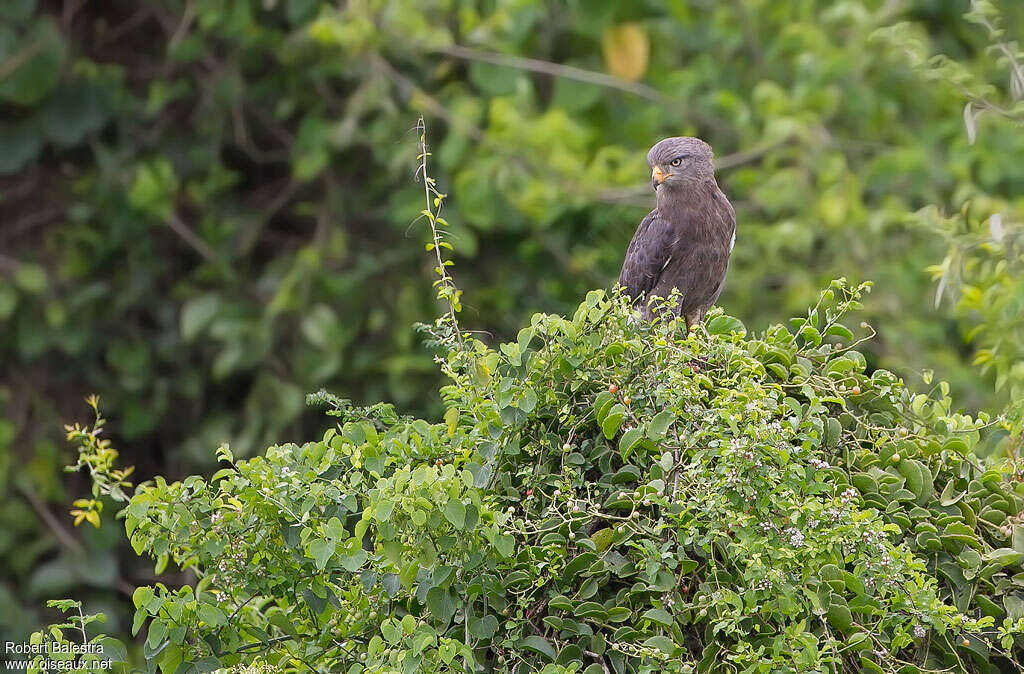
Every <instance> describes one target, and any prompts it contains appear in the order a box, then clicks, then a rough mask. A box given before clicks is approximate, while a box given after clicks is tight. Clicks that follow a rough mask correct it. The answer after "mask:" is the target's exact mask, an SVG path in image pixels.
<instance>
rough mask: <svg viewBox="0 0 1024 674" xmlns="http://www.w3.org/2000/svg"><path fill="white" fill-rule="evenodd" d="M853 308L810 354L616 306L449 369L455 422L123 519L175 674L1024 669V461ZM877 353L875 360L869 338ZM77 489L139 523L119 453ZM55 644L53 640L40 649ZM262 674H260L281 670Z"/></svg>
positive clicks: (202, 488)
mask: <svg viewBox="0 0 1024 674" xmlns="http://www.w3.org/2000/svg"><path fill="white" fill-rule="evenodd" d="M863 290H864V288H849V287H847V286H846V285H845V284H844V283H842V282H836V283H834V284H833V285H832V287H830V288H829V289H828V290H826V291H825V292H824V293H823V294H822V297H821V301H819V303H818V304H817V305H816V306H815V307H814V308H813V309H812V310H811V311H810V312H809V313H808V314H807V315H806V316H805V317H801V318H797V319H794V320H793V321H791V329H790V330H786V329H784V328H782V327H780V326H775V327H771V328H769V329H768V330H767V332H766V333H765V334H764V335H762V336H758V337H754V338H749V339H746V338H744V334H745V328H744V327H743V325H742V324H741V323H740V322H739V321H738V320H737V319H735V318H732V317H729V316H727V315H724V314H722V313H721V311H720V310H715V312H714V313H713V315H712V316H711V317H710V319H709V321H708V323H707V332H705V331H704V330H703V329H698V330H696V331H687V330H686V327H685V325H683V324H682V322H681V321H679V320H672V321H659V322H656V323H655V324H654V325H648V324H645V323H641V322H638V321H637V319H636V317H635V314H634V313H633V312H632V311H631V309H630V308H629V306H628V303H627V302H626V301H624V300H622V299H621V298H617V297H612V298H606V297H605V296H604V293H602V292H600V291H594V292H592V293H590V294H589V295H588V297H587V299H586V301H585V302H584V303H583V304H581V305H580V306H579V308H578V309H577V310H576V312H575V314H573V315H572V316H571V317H568V318H563V317H561V316H555V315H543V314H537V315H535V316H534V317H533V318H532V320H531V321H530V324H529V325H528V326H527V327H525V328H523V329H522V330H521V331H520V332H519V334H518V338H517V340H516V341H514V342H509V343H506V344H502V345H501V346H500V347H499V348H498V349H490V348H488V347H486V346H485V345H484V344H482V343H481V342H478V341H476V340H473V339H470V338H469V337H468V336H463V335H457V336H456V335H453V334H452V332H451V331H450V330H447V328H449V327H451V323H450V322H447V321H444V320H442V321H439V324H438V325H439V328H438V329H436V330H434V332H435V334H436V335H437V336H438V338H439V339H440V341H441V342H443V343H444V344H446V345H447V346H448V347H449V348H450V349H451V350H450V351H449V352H448V353H447V355H446V357H444V358H443V359H442V360H441V363H442V368H443V370H444V371H445V372H446V373H447V374H448V375H449V376H450V378H451V383H450V384H448V385H446V386H445V387H444V388H443V389H442V391H441V393H442V397H443V398H444V401H445V405H446V411H445V414H444V420H443V421H442V422H439V423H429V422H427V421H425V420H422V419H416V418H413V417H406V416H402V415H399V414H397V413H396V412H395V410H394V408H393V407H392V406H390V405H377V406H374V407H370V408H366V407H352V406H351V405H350V404H348V403H347V402H346V401H342V400H339V399H337V398H334V397H333V396H330V395H328V394H320V395H317V396H313V397H312V398H313V401H314V402H318V403H322V404H326V405H328V407H329V409H330V410H331V413H332V414H334V415H335V416H338V417H340V419H339V422H338V425H337V427H336V428H331V429H329V430H328V431H327V432H326V433H325V434H324V435H323V437H322V438H321V439H319V440H317V441H315V442H310V443H306V444H302V445H298V444H284V445H274V446H272V447H270V448H269V449H268V450H267V452H266V454H265V455H261V456H259V457H256V458H253V459H249V460H237V459H235V457H234V456H233V455H232V453H231V451H230V449H229V448H228V447H226V446H224V447H222V448H221V449H220V450H219V451H218V452H217V455H218V457H219V458H220V460H221V461H222V462H223V463H224V467H223V468H222V469H221V470H219V471H217V472H216V473H215V474H213V475H212V476H211V477H210V478H208V479H207V478H203V477H200V476H192V477H189V478H187V479H185V480H182V481H180V482H173V483H169V482H167V481H165V480H164V479H163V478H157V480H156V481H155V482H152V483H148V484H144V485H142V486H140V487H139V488H138V489H137V490H135V491H134V494H133V495H132V496H131V499H130V501H128V503H127V506H126V507H125V509H124V516H125V526H126V528H127V533H128V536H129V538H130V540H131V543H132V547H133V548H134V549H135V551H136V552H138V553H140V554H144V555H148V556H150V557H153V558H154V559H155V560H156V564H157V568H158V569H164V568H166V567H167V566H168V564H169V563H170V564H172V565H178V566H180V567H182V568H185V569H190V570H193V571H194V572H195V574H196V577H197V578H198V582H196V583H195V584H194V585H185V586H182V587H180V588H177V587H169V586H167V585H165V584H163V583H157V584H156V585H153V586H146V587H140V588H138V589H137V590H136V591H135V592H134V595H133V600H134V605H135V608H136V613H135V621H134V625H133V631H138V630H140V628H143V627H144V628H145V630H144V634H145V635H146V639H145V646H144V652H145V656H146V657H147V659H151V660H152V661H153V662H154V663H155V664H157V665H159V668H160V671H162V672H195V671H209V670H211V669H215V668H220V667H224V666H232V665H240V666H242V668H243V669H246V671H249V669H251V668H265V669H266V670H267V671H308V670H315V671H331V672H338V671H347V672H350V673H353V674H354V673H357V672H364V671H365V672H399V671H402V672H409V673H412V672H464V671H497V672H532V671H538V670H540V669H541V668H542V667H544V668H545V669H544V671H546V672H552V673H555V672H580V671H586V672H587V673H588V674H598V673H600V672H608V671H614V672H691V671H700V672H723V671H733V672H738V671H744V672H754V671H763V672H769V671H770V672H778V673H784V672H798V671H799V672H837V671H844V672H847V671H848V672H857V671H871V672H897V671H899V672H921V671H935V670H937V669H944V668H951V669H953V671H982V672H1000V671H1002V672H1011V671H1020V667H1022V665H1021V663H1020V661H1019V659H1018V658H1019V653H1020V648H1021V646H1024V593H1022V592H1021V591H1020V589H1019V586H1020V583H1019V582H1018V580H1017V577H1019V576H1020V574H1021V571H1022V569H1024V565H1022V560H1024V526H1020V525H1019V524H1018V521H1019V513H1020V512H1021V511H1022V509H1024V483H1022V482H1021V480H1020V477H1021V470H1022V466H1021V465H1020V464H1015V465H1010V464H1007V465H1006V466H1004V467H1003V468H1002V469H986V468H985V466H983V465H981V464H979V462H978V461H977V458H976V456H975V455H974V447H975V445H976V444H977V442H978V438H979V432H980V431H981V429H982V428H983V427H984V425H985V423H986V422H987V421H988V420H987V419H986V418H984V417H982V418H979V419H973V418H971V417H969V416H966V415H963V414H959V413H956V412H953V411H951V400H950V398H949V397H948V388H947V387H946V386H945V385H936V386H934V387H932V389H931V392H930V393H927V392H923V393H918V392H915V391H914V390H912V389H911V388H908V387H907V386H906V385H905V384H904V382H903V381H902V380H901V379H899V378H898V377H896V376H895V375H894V374H892V373H890V372H888V371H886V370H883V369H877V370H875V371H874V372H873V373H870V374H868V373H866V371H865V370H866V363H865V360H864V356H863V355H862V354H861V353H859V351H857V350H856V348H855V347H856V346H857V345H858V343H859V342H860V341H861V339H863V338H864V337H867V336H869V335H870V334H871V333H870V330H868V329H867V328H866V326H864V327H863V328H862V329H861V330H860V333H861V339H857V338H856V337H855V333H854V332H852V331H851V330H850V329H849V328H847V327H845V326H844V325H843V323H842V319H843V318H844V317H845V314H846V313H847V312H848V311H849V310H851V309H857V308H858V307H859V302H858V300H859V297H860V296H861V293H862V292H863ZM855 340H856V341H855ZM101 427H102V420H101V419H100V420H99V421H98V425H97V426H93V427H91V428H89V427H87V428H75V429H73V430H72V432H71V437H72V438H73V439H75V440H76V441H77V442H79V443H80V445H81V460H80V465H86V466H88V467H89V468H90V470H91V472H93V474H94V475H96V476H97V484H98V485H99V486H100V490H101V491H106V492H111V493H114V494H115V495H117V497H118V498H119V499H120V500H124V498H125V495H124V493H123V490H122V488H121V483H122V480H123V475H121V474H113V473H112V472H111V471H112V470H116V469H115V468H114V466H115V465H116V462H115V461H114V460H115V459H116V452H113V450H112V449H111V448H110V445H109V441H105V440H100V438H101V437H102V436H101V435H99V434H98V433H97V432H96V431H97V429H98V428H101ZM40 636H41V635H40ZM261 671H262V670H261Z"/></svg>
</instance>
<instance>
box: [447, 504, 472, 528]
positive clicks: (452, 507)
mask: <svg viewBox="0 0 1024 674" xmlns="http://www.w3.org/2000/svg"><path fill="white" fill-rule="evenodd" d="M441 512H442V513H444V517H445V519H446V520H448V521H449V522H451V524H452V526H453V527H455V528H456V529H463V528H464V527H465V526H466V506H464V505H463V504H462V502H461V501H458V500H456V499H452V500H450V501H448V503H446V504H445V505H444V509H443V510H442V511H441Z"/></svg>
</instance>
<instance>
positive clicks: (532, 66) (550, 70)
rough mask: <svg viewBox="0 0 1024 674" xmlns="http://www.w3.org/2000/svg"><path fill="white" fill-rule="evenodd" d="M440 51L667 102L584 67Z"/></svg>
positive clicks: (473, 51)
mask: <svg viewBox="0 0 1024 674" xmlns="http://www.w3.org/2000/svg"><path fill="white" fill-rule="evenodd" d="M437 51H438V52H439V53H442V54H445V55H447V56H452V57H455V58H457V59H463V60H466V61H482V62H484V63H491V64H493V65H497V66H505V67H507V68H517V69H519V70H529V71H531V72H535V73H541V74H543V75H551V76H552V77H564V78H566V79H569V80H576V81H577V82H585V83H587V84H595V85H597V86H599V87H607V88H609V89H618V90H619V91H625V92H626V93H630V94H633V95H635V96H640V97H641V98H646V99H647V100H649V101H654V102H657V103H660V102H663V101H665V100H667V99H666V97H665V96H664V95H663V94H662V93H661V92H660V91H658V90H657V89H655V88H654V87H649V86H647V85H646V84H639V83H637V82H629V81H626V80H623V79H619V78H618V77H615V76H613V75H606V74H604V73H599V72H595V71H593V70H584V69H583V68H577V67H575V66H566V65H562V64H560V63H551V62H550V61H542V60H540V59H534V58H527V57H524V56H513V55H511V54H498V53H496V52H487V51H481V50H479V49H473V48H472V47H463V46H461V45H450V46H448V47H441V48H440V49H438V50H437Z"/></svg>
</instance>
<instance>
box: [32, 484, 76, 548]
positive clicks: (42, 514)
mask: <svg viewBox="0 0 1024 674" xmlns="http://www.w3.org/2000/svg"><path fill="white" fill-rule="evenodd" d="M17 489H18V491H19V492H21V495H22V496H24V497H25V500H26V501H28V504H29V505H30V506H32V510H35V511H36V514H37V515H39V519H41V520H43V522H44V523H45V524H46V526H47V527H49V528H50V531H51V532H52V533H53V535H54V536H56V537H57V540H58V541H59V542H60V544H61V545H63V546H64V547H65V548H67V549H68V550H71V551H72V552H76V553H78V554H81V555H84V554H85V547H84V546H83V545H82V544H81V543H79V542H78V540H77V539H76V538H75V537H74V536H72V535H71V534H69V533H68V532H67V531H66V530H65V529H64V527H62V526H61V525H60V522H59V521H58V520H57V518H56V517H54V515H53V513H51V512H50V511H49V510H47V508H46V505H45V504H44V503H43V502H42V501H41V500H39V497H38V496H36V495H35V494H34V493H33V492H32V490H30V489H28V488H27V487H24V486H22V485H18V486H17Z"/></svg>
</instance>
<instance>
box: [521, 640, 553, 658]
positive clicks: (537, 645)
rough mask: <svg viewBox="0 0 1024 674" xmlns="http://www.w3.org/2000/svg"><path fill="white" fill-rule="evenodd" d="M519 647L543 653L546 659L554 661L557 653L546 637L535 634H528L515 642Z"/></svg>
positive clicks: (539, 653)
mask: <svg viewBox="0 0 1024 674" xmlns="http://www.w3.org/2000/svg"><path fill="white" fill-rule="evenodd" d="M517 646H518V647H519V648H523V649H525V650H528V651H533V652H534V653H537V654H538V655H543V656H544V657H546V658H547V659H548V660H551V661H554V660H555V658H556V657H557V656H558V654H557V653H556V652H555V649H554V648H553V647H552V646H551V644H550V643H549V642H548V640H547V639H545V638H544V637H540V636H537V635H532V636H528V637H526V638H525V639H521V640H520V641H519V643H518V644H517Z"/></svg>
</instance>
